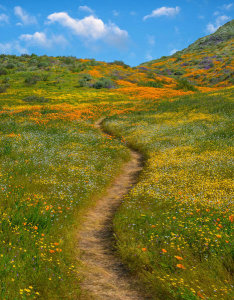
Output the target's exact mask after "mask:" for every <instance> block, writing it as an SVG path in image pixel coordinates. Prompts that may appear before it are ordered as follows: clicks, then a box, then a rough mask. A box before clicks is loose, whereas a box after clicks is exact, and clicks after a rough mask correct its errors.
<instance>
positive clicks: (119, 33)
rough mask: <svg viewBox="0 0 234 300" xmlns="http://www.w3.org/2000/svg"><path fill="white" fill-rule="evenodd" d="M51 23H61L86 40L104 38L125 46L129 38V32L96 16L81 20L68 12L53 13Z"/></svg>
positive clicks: (50, 18) (108, 41) (113, 43)
mask: <svg viewBox="0 0 234 300" xmlns="http://www.w3.org/2000/svg"><path fill="white" fill-rule="evenodd" d="M47 18H48V20H49V23H56V22H57V23H59V24H60V25H62V26H64V27H67V28H69V29H71V30H72V31H73V33H74V34H75V35H77V36H79V37H81V38H83V39H85V40H86V42H93V41H97V40H102V41H104V42H106V43H108V44H112V45H115V46H119V47H123V46H125V45H126V42H127V40H128V32H127V31H125V30H122V29H120V28H119V27H118V26H117V25H115V24H113V23H109V24H105V23H104V22H103V21H102V20H101V19H98V18H97V17H95V16H88V17H85V18H83V19H81V20H78V19H74V18H72V17H70V16H69V15H68V14H67V13H66V12H59V13H53V14H51V15H49V16H48V17H47Z"/></svg>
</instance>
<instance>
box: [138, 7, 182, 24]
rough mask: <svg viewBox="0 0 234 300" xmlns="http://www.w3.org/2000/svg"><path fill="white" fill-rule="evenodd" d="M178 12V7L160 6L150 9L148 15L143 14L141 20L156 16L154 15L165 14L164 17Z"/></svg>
mask: <svg viewBox="0 0 234 300" xmlns="http://www.w3.org/2000/svg"><path fill="white" fill-rule="evenodd" d="M179 12H180V7H179V6H176V7H165V6H163V7H160V8H157V9H155V10H153V11H152V13H151V14H150V15H146V16H144V18H143V20H144V21H145V20H147V19H150V18H156V17H161V16H166V17H173V16H175V15H177V14H178V13H179Z"/></svg>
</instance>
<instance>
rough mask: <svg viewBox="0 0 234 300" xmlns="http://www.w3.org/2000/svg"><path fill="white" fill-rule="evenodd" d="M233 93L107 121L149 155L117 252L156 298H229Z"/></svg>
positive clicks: (118, 230)
mask: <svg viewBox="0 0 234 300" xmlns="http://www.w3.org/2000/svg"><path fill="white" fill-rule="evenodd" d="M232 92H233V89H229V90H226V91H223V92H219V93H218V92H217V93H216V95H215V94H214V95H213V94H211V95H209V94H207V95H205V94H197V95H195V96H187V97H183V98H181V99H178V100H176V101H174V102H170V101H163V102H160V103H159V104H158V106H157V107H155V106H153V105H152V104H151V105H150V104H148V107H147V103H145V109H142V111H141V112H133V113H131V114H128V116H127V118H126V117H111V118H109V120H107V121H106V122H105V127H106V128H107V130H109V131H111V132H114V134H116V135H117V136H121V137H124V139H125V140H126V141H127V143H129V145H131V146H132V147H133V148H135V149H139V150H140V151H141V152H142V153H143V154H144V156H145V159H146V162H145V168H144V171H143V172H142V174H141V177H140V180H139V182H138V184H137V185H136V187H134V188H133V190H132V191H131V192H130V193H129V194H128V195H127V196H126V197H125V201H124V204H123V205H122V207H121V208H120V210H119V212H118V213H117V215H116V217H115V220H114V228H115V234H116V238H117V249H118V252H119V254H120V256H121V258H122V260H123V261H124V263H125V264H126V265H127V266H128V267H129V268H130V270H132V271H133V272H134V274H137V276H138V277H139V279H140V281H141V282H142V283H143V286H144V287H145V288H146V289H148V290H149V291H150V292H151V294H152V297H153V299H199V298H202V297H204V299H230V298H231V291H232V284H233V281H232V272H233V270H232V267H231V266H232V265H233V264H232V259H233V257H232V255H233V253H232V229H233V226H232V222H231V221H232V217H231V215H232V212H233V205H232V203H231V191H232V173H233V168H232V148H231V146H232V142H231V129H232V124H233V119H232V110H233V94H232Z"/></svg>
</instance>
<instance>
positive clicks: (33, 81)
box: [24, 75, 40, 85]
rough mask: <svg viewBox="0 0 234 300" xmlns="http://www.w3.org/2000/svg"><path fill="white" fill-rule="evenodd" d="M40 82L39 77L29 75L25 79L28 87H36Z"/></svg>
mask: <svg viewBox="0 0 234 300" xmlns="http://www.w3.org/2000/svg"><path fill="white" fill-rule="evenodd" d="M38 81H40V77H39V76H38V75H29V76H28V77H27V78H25V81H24V82H25V83H26V84H27V85H34V84H36V83H37V82H38Z"/></svg>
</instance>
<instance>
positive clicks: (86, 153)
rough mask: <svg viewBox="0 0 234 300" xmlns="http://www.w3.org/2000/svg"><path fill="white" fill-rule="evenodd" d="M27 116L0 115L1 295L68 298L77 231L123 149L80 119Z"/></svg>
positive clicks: (74, 292)
mask: <svg viewBox="0 0 234 300" xmlns="http://www.w3.org/2000/svg"><path fill="white" fill-rule="evenodd" d="M30 117H31V115H30V113H29V112H28V111H27V110H25V111H22V112H20V113H18V114H16V115H14V116H12V115H11V114H8V113H5V114H3V115H1V118H0V133H1V134H0V220H1V221H0V239H1V249H0V278H1V280H0V298H1V299H9V300H11V299H35V298H40V299H59V298H61V297H63V298H66V299H74V298H75V297H78V296H79V293H80V287H79V280H80V279H81V278H80V277H79V273H77V270H79V266H77V261H76V256H77V249H76V247H77V241H76V235H75V234H76V232H77V227H78V226H79V223H80V221H81V220H82V214H83V211H84V209H87V207H90V206H91V205H93V204H94V203H95V199H96V198H97V196H98V195H100V194H101V193H102V192H103V190H104V189H105V187H106V186H107V185H108V184H109V183H110V182H111V180H112V179H113V177H114V176H115V175H116V174H117V173H118V170H119V167H120V166H121V164H122V163H123V161H125V160H127V159H128V151H127V150H126V148H124V146H122V145H121V144H120V143H119V142H118V141H115V140H111V139H110V138H109V137H108V136H105V135H101V134H100V132H98V130H96V129H94V128H93V127H92V126H91V125H89V124H87V123H86V122H84V121H82V120H80V121H69V120H66V121H62V120H59V121H58V120H51V121H49V122H48V123H46V125H45V124H38V123H35V122H34V121H32V120H31V119H30ZM39 119H40V118H39ZM71 286H72V289H71Z"/></svg>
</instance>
